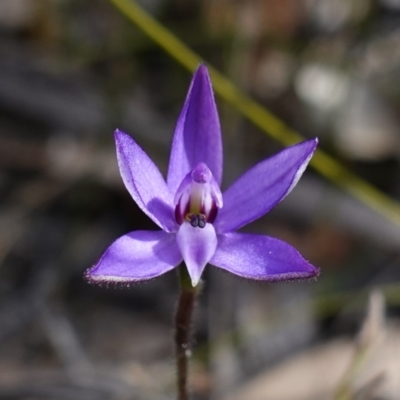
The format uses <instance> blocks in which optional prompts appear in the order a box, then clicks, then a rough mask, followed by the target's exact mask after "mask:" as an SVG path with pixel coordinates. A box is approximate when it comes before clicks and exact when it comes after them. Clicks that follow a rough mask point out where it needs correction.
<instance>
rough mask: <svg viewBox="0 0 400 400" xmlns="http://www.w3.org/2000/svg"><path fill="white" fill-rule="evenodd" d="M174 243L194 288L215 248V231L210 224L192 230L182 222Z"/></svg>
mask: <svg viewBox="0 0 400 400" xmlns="http://www.w3.org/2000/svg"><path fill="white" fill-rule="evenodd" d="M176 241H177V243H178V247H179V249H180V251H181V254H182V257H183V260H184V262H185V264H186V267H187V269H188V272H189V275H190V277H191V279H192V285H193V286H196V285H197V284H198V282H199V280H200V277H201V274H202V272H203V270H204V267H205V266H206V265H207V263H208V262H209V261H210V258H211V257H212V255H213V254H214V252H215V249H216V247H217V236H216V234H215V229H214V227H213V226H212V224H206V226H205V227H204V228H194V227H192V226H191V225H190V224H189V223H188V222H184V223H183V224H182V225H181V226H180V227H179V231H178V233H177V235H176Z"/></svg>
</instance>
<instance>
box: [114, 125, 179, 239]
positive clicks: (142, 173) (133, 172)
mask: <svg viewBox="0 0 400 400" xmlns="http://www.w3.org/2000/svg"><path fill="white" fill-rule="evenodd" d="M115 143H116V147H117V158H118V165H119V170H120V173H121V177H122V180H123V181H124V184H125V187H126V188H127V190H128V192H129V193H130V195H131V196H132V198H133V200H135V202H136V203H137V205H138V206H139V207H140V208H141V210H142V211H143V212H144V213H145V214H146V215H147V216H148V217H150V218H151V219H152V220H153V221H154V222H155V223H156V224H157V225H158V226H159V227H160V228H161V229H163V230H165V231H167V232H171V231H174V230H177V224H176V222H175V219H174V208H173V198H172V195H171V194H170V192H169V190H168V188H167V185H166V184H165V181H164V178H163V176H162V175H161V173H160V171H159V169H158V168H157V167H156V166H155V164H154V163H153V161H151V160H150V158H149V157H148V156H147V154H146V153H145V152H144V151H143V150H142V149H141V148H140V146H139V145H138V144H137V143H136V142H135V141H134V140H133V139H132V138H131V137H130V136H129V135H127V134H126V133H124V132H121V131H119V130H117V131H116V132H115Z"/></svg>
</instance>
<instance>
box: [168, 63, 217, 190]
mask: <svg viewBox="0 0 400 400" xmlns="http://www.w3.org/2000/svg"><path fill="white" fill-rule="evenodd" d="M201 162H202V163H205V164H207V166H208V168H210V170H211V172H212V174H213V176H214V178H215V180H216V181H217V183H218V184H221V180H222V140H221V128H220V123H219V117H218V111H217V106H216V104H215V100H214V94H213V90H212V86H211V80H210V76H209V74H208V71H207V68H206V66H205V65H200V66H199V67H198V68H197V70H196V72H195V74H194V76H193V79H192V82H191V85H190V88H189V92H188V95H187V97H186V101H185V104H184V106H183V109H182V111H181V114H180V116H179V119H178V122H177V125H176V128H175V134H174V139H173V142H172V149H171V156H170V161H169V169H168V177H167V184H168V187H169V189H170V190H171V193H175V192H176V190H177V189H178V187H179V185H180V183H181V182H182V180H183V179H184V177H185V176H186V174H188V173H189V172H190V171H191V170H193V169H194V168H195V167H196V165H198V164H199V163H201Z"/></svg>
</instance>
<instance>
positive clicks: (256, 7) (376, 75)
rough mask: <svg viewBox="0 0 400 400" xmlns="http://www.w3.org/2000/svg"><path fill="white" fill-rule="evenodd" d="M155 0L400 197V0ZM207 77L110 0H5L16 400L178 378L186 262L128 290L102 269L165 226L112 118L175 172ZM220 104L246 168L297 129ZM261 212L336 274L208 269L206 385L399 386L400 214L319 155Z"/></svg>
mask: <svg viewBox="0 0 400 400" xmlns="http://www.w3.org/2000/svg"><path fill="white" fill-rule="evenodd" d="M138 3H139V4H140V5H141V6H143V8H144V9H146V10H147V11H148V12H149V13H150V14H152V15H153V17H155V18H156V19H157V20H158V21H160V22H161V23H162V24H163V25H164V26H166V27H167V28H168V29H170V30H171V31H172V32H174V34H176V35H177V36H178V37H180V38H181V39H182V40H184V42H185V43H186V44H187V45H188V46H189V47H191V48H192V49H194V50H195V51H196V52H198V53H199V54H200V55H201V56H202V57H203V59H204V60H205V61H207V62H209V63H210V64H211V65H213V66H215V67H216V68H217V69H218V70H219V71H221V72H222V73H223V74H225V75H226V76H227V77H229V78H230V79H231V80H232V82H234V83H235V84H236V85H237V86H238V87H239V88H241V89H242V90H243V91H244V92H246V93H248V94H249V95H250V96H251V97H252V98H254V99H256V100H258V101H259V102H260V103H261V104H263V105H264V106H265V107H267V108H268V109H269V110H271V111H272V112H273V113H274V114H275V115H276V116H278V117H279V118H281V119H282V120H283V121H285V123H286V124H288V125H289V126H290V127H291V128H293V129H295V130H297V131H298V132H300V133H301V134H302V135H303V136H304V137H306V138H312V137H315V136H318V138H319V139H320V146H321V148H323V149H325V150H326V151H327V152H329V153H330V154H332V155H333V156H334V157H336V158H337V159H338V160H339V161H340V162H341V163H342V164H343V165H346V166H347V167H348V168H350V169H351V170H353V171H354V172H356V173H357V174H358V175H359V176H360V177H362V178H364V179H365V180H366V181H368V182H370V183H371V184H373V185H375V186H376V187H377V188H379V189H381V190H382V191H383V192H385V193H387V194H388V195H390V196H391V197H393V198H394V199H397V200H399V201H400V179H399V178H400V162H399V160H400V124H399V122H400V0H218V1H215V0H141V1H140V2H138ZM190 77H191V74H190V73H189V72H187V71H186V70H185V69H184V68H183V67H182V66H180V65H178V64H177V63H176V62H175V61H174V60H173V59H171V58H170V57H169V56H168V55H167V54H166V53H164V52H163V50H161V49H160V48H159V47H158V46H157V45H156V44H155V43H153V42H152V41H151V40H150V39H148V38H147V37H146V36H145V35H144V34H143V33H142V32H140V31H139V30H138V29H137V28H136V27H135V26H134V25H132V23H130V22H129V21H128V20H127V19H126V18H125V17H124V16H123V15H121V13H120V12H119V11H118V10H117V9H115V8H114V6H113V5H112V4H111V3H110V2H108V1H107V0H91V1H89V0H0V168H1V169H0V263H1V264H0V400H1V399H7V400H8V399H29V400H30V399H32V400H33V399H73V400H81V399H82V400H92V399H96V400H97V399H100V400H102V399H104V400H108V399H110V400H114V399H115V400H124V399H126V400H127V399H138V400H142V399H143V400H145V399H173V398H174V393H175V386H174V385H175V376H174V374H175V370H174V359H173V346H172V338H171V333H172V315H173V312H174V308H175V302H176V296H177V282H176V281H177V279H176V276H175V273H174V272H171V273H169V274H167V275H165V276H163V277H161V278H159V279H156V280H154V281H151V282H148V283H146V284H141V285H135V286H133V287H130V288H118V287H117V288H115V287H109V288H106V287H99V286H92V285H89V284H88V283H87V282H86V281H85V280H84V278H83V274H84V271H85V270H86V269H87V268H89V267H90V266H91V265H93V264H94V263H95V262H96V261H97V260H98V258H99V257H100V256H101V254H102V252H103V251H104V250H105V249H106V248H107V246H108V245H109V244H110V243H111V242H112V241H113V240H115V239H116V238H117V237H119V236H121V235H122V234H124V233H127V232H129V231H132V230H137V229H156V227H155V226H154V225H153V224H152V223H151V221H150V220H149V219H148V218H147V217H146V216H145V215H144V214H143V213H142V212H141V211H140V210H139V208H138V207H137V206H136V204H135V203H134V202H133V201H132V199H131V198H130V196H129V194H128V193H127V191H126V190H125V189H124V187H123V184H122V181H121V179H120V176H119V172H118V169H117V164H116V157H115V149H114V143H113V135H112V133H113V131H114V129H115V128H117V127H118V128H120V129H122V130H124V131H125V132H128V133H130V134H131V135H132V136H133V137H134V138H135V140H137V142H138V143H139V144H140V145H141V146H142V147H143V148H144V149H145V150H146V152H147V153H148V154H149V155H150V156H151V157H152V159H153V160H154V161H155V162H156V164H157V165H158V166H159V167H160V169H161V171H163V172H164V173H165V171H166V168H167V162H168V154H169V146H170V142H171V138H172V133H173V130H174V125H175V122H176V119H177V117H178V114H179V112H180V108H181V107H182V104H183V101H184V99H185V95H186V91H187V89H188V85H189V82H190ZM217 102H218V107H219V111H220V116H221V123H222V127H223V140H224V151H225V161H224V168H225V169H224V184H223V188H226V187H227V186H228V185H229V184H230V183H231V182H233V181H234V180H235V179H236V178H237V177H239V176H240V174H241V173H243V172H244V171H245V170H246V169H247V168H248V167H250V166H251V165H253V164H255V163H256V162H258V161H261V160H262V159H264V158H265V157H268V156H269V155H271V154H273V153H275V152H277V151H279V150H280V149H281V148H282V146H281V145H279V144H278V143H276V142H275V141H273V140H272V139H270V138H268V137H267V136H266V135H265V134H263V133H262V132H261V131H260V130H258V129H257V128H255V127H254V126H253V125H252V124H250V123H249V122H248V121H247V120H246V119H244V118H243V117H242V116H241V115H240V114H239V113H238V112H237V111H236V110H235V109H234V108H232V107H231V106H229V105H227V104H226V103H224V102H222V101H221V100H220V99H218V97H217ZM246 229H247V231H249V232H258V233H264V234H268V235H271V236H275V237H278V238H280V239H283V240H286V241H287V242H289V243H291V244H292V245H294V246H295V247H296V248H298V249H299V250H300V252H301V253H302V254H303V255H304V256H305V258H307V259H309V260H310V261H311V262H312V263H313V264H314V265H317V266H319V267H320V268H321V276H320V277H319V278H318V280H317V281H312V282H302V283H291V284H268V285H264V284H256V283H249V282H244V281H241V280H239V279H237V278H235V277H233V276H230V275H228V274H224V273H222V272H220V271H218V270H217V269H216V268H210V267H209V268H207V270H206V273H205V276H204V279H205V284H204V289H203V292H202V294H201V297H200V299H199V304H198V307H197V309H196V318H195V338H196V340H195V346H194V349H193V358H192V369H191V387H192V389H193V398H194V399H198V400H203V399H204V400H205V399H221V400H264V399H265V400H266V399H268V400H292V399H293V400H303V399H304V400H313V399H315V400H324V399H337V400H339V399H341V400H349V399H375V400H396V399H400V324H399V316H400V247H399V246H400V227H399V226H398V225H396V223H395V222H393V221H390V220H387V219H384V218H383V217H382V216H380V215H378V214H377V213H376V212H375V211H372V210H371V209H369V208H368V207H367V206H365V205H363V204H362V203H360V202H359V201H357V200H355V199H353V198H352V197H351V196H350V195H348V194H346V193H344V192H343V191H342V190H340V189H338V188H337V187H335V186H334V185H333V184H331V183H330V182H328V181H326V180H325V179H323V178H321V177H320V176H319V175H318V174H317V173H316V172H314V171H313V170H312V169H310V168H309V169H308V170H307V171H306V173H305V175H304V177H303V178H302V179H301V181H300V183H299V185H298V186H297V188H296V189H295V190H294V191H293V192H292V194H291V195H290V196H289V197H288V198H287V199H285V201H284V202H283V203H282V204H280V205H279V207H277V208H276V209H274V210H273V211H272V212H271V213H270V214H268V215H267V216H266V217H264V218H262V219H261V220H259V221H257V222H256V223H254V224H252V225H251V226H249V227H247V228H246ZM370 293H372V294H371V295H370Z"/></svg>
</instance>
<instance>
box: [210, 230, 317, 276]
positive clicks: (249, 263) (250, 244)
mask: <svg viewBox="0 0 400 400" xmlns="http://www.w3.org/2000/svg"><path fill="white" fill-rule="evenodd" d="M210 264H212V265H215V266H216V267H219V268H222V269H225V270H227V271H229V272H231V273H233V274H235V275H239V276H241V277H243V278H248V279H256V280H263V281H269V282H275V281H286V280H294V279H307V278H312V277H315V276H317V275H318V273H319V270H318V269H317V268H315V267H314V266H312V265H311V264H309V263H308V262H307V261H306V260H305V259H304V258H303V257H302V256H301V255H300V253H299V252H298V251H297V250H296V249H295V248H293V247H292V246H290V245H288V244H287V243H285V242H282V241H281V240H278V239H274V238H271V237H268V236H262V235H250V234H245V233H227V234H224V235H218V248H217V250H216V251H215V254H214V255H213V257H212V258H211V260H210Z"/></svg>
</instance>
